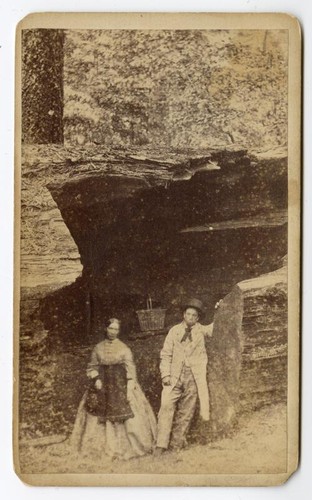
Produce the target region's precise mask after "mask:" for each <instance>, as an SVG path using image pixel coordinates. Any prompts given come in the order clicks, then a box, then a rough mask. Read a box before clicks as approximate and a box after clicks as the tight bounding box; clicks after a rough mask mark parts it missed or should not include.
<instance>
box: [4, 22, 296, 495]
mask: <svg viewBox="0 0 312 500" xmlns="http://www.w3.org/2000/svg"><path fill="white" fill-rule="evenodd" d="M32 28H33V29H34V28H58V29H140V30H144V29H147V30H151V29H220V30H222V29H237V30H246V29H258V30H261V29H270V30H273V29H285V30H288V34H289V47H288V48H289V89H288V160H289V164H288V217H289V223H288V312H289V313H288V404H287V435H288V453H287V470H286V471H285V473H281V474H276V473H272V474H122V475H121V474H79V473H76V474H54V473H53V474H24V473H22V472H21V470H20V464H19V450H18V411H19V408H18V402H19V387H18V362H19V304H20V223H21V221H20V216H21V213H20V200H21V194H20V191H21V91H20V89H21V30H22V29H32ZM301 45H302V42H301V30H300V25H299V22H298V20H297V19H296V18H295V17H294V16H291V15H289V14H277V13H276V14H275V13H273V14H272V13H260V14H258V13H244V14H240V13H225V14H223V13H42V14H39V13H38V14H30V15H28V16H26V17H25V18H24V19H23V20H22V21H20V23H19V24H18V26H17V29H16V69H15V82H16V83H15V188H14V190H15V203H14V218H15V224H14V322H13V324H14V395H13V455H14V466H15V472H16V474H17V475H18V476H19V478H20V479H21V480H22V481H23V482H25V483H27V484H29V485H38V486H50V485H55V486H272V485H278V484H282V483H284V482H285V481H286V480H287V479H288V478H289V477H290V476H291V474H293V472H295V471H296V469H297V467H298V460H299V397H300V393H299V391H300V387H299V380H300V376H299V374H300V234H301V232H300V227H301V220H300V213H301V210H300V209H301V57H302V55H301Z"/></svg>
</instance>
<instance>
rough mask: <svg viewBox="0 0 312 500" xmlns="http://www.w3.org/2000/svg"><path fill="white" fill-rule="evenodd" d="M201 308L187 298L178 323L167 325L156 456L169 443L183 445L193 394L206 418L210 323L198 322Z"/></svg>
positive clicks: (192, 411)
mask: <svg viewBox="0 0 312 500" xmlns="http://www.w3.org/2000/svg"><path fill="white" fill-rule="evenodd" d="M216 307H218V304H217V305H216ZM202 312H203V304H202V302H201V301H200V300H198V299H191V300H189V301H188V302H187V303H186V304H185V305H184V307H183V321H182V323H179V324H178V325H175V326H174V327H173V328H171V330H170V331H169V333H168V335H167V337H166V339H165V342H164V346H163V348H162V350H161V353H160V360H161V361H160V373H161V378H162V384H163V390H162V395H161V407H160V411H159V414H158V428H157V443H156V449H155V455H156V456H159V455H161V454H162V453H163V452H164V451H165V450H166V449H167V448H168V447H169V445H170V447H171V448H172V449H180V448H182V447H183V445H184V443H185V437H186V434H187V431H188V429H189V426H190V423H191V420H192V418H193V415H194V412H195V408H196V401H197V397H198V398H199V404H200V415H201V417H202V419H203V420H204V421H208V420H209V393H208V384H207V376H206V373H207V361H208V358H207V352H206V348H205V336H209V337H210V336H211V335H212V329H213V323H211V324H210V325H206V326H204V325H201V324H200V323H199V317H200V314H202Z"/></svg>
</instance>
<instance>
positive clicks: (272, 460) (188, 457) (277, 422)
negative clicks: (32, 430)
mask: <svg viewBox="0 0 312 500" xmlns="http://www.w3.org/2000/svg"><path fill="white" fill-rule="evenodd" d="M286 437H287V435H286V406H285V405H284V404H277V405H274V406H268V407H264V408H262V409H260V410H258V411H256V412H253V413H248V414H244V415H242V416H241V418H240V421H239V425H238V428H237V430H236V432H235V433H234V434H233V436H232V437H227V438H224V439H221V440H219V441H216V442H213V443H210V444H207V445H201V446H200V445H193V446H191V447H189V448H187V449H184V450H182V451H180V452H167V453H165V454H164V455H162V457H160V458H154V457H153V456H152V455H148V456H146V457H141V458H137V459H132V460H130V461H127V462H124V461H112V460H111V459H110V458H109V457H107V456H105V455H97V454H92V455H91V454H88V455H83V454H73V453H70V454H68V445H67V443H66V442H65V443H61V444H54V445H50V446H45V447H34V446H22V447H21V449H20V466H21V471H22V472H24V473H119V474H127V473H130V474H134V473H141V474H143V473H147V474H153V473H158V474H161V473H163V474H168V473H176V474H186V473H194V472H196V473H197V474H221V473H227V474H231V473H236V474H239V473H262V474H264V473H278V472H283V471H285V470H286V458H287V449H286V442H287V440H286Z"/></svg>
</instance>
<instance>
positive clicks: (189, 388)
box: [157, 366, 197, 448]
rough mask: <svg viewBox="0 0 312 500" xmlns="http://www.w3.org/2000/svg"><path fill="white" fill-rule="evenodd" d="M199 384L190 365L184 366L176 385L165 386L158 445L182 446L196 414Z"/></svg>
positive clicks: (159, 415)
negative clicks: (197, 384)
mask: <svg viewBox="0 0 312 500" xmlns="http://www.w3.org/2000/svg"><path fill="white" fill-rule="evenodd" d="M196 401H197V386H196V382H195V379H194V376H193V374H192V371H191V369H190V368H189V367H186V366H184V367H183V368H182V372H181V375H180V378H179V380H178V381H177V383H176V385H175V386H174V387H173V388H172V386H164V387H163V390H162V394H161V406H160V410H159V414H158V426H157V447H160V448H168V446H169V444H170V447H171V448H181V447H182V446H183V445H184V443H185V438H186V433H187V431H188V429H189V426H190V423H191V420H192V418H193V416H194V412H195V408H196Z"/></svg>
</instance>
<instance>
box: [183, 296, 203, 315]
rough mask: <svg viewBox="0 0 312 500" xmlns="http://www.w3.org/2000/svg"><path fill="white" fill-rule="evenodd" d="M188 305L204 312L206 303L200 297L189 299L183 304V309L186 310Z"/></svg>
mask: <svg viewBox="0 0 312 500" xmlns="http://www.w3.org/2000/svg"><path fill="white" fill-rule="evenodd" d="M188 307H193V308H194V309H196V310H197V311H199V312H200V313H203V312H204V304H203V303H202V301H201V300H199V299H189V300H187V301H186V302H185V303H184V305H183V310H184V311H185V309H187V308H188Z"/></svg>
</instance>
